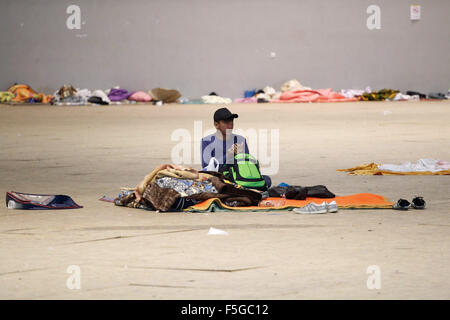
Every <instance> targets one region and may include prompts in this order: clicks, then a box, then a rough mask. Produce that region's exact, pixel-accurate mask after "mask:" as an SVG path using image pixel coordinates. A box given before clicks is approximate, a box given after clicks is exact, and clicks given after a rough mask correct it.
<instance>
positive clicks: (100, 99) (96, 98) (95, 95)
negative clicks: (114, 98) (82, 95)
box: [88, 90, 111, 105]
mask: <svg viewBox="0 0 450 320" xmlns="http://www.w3.org/2000/svg"><path fill="white" fill-rule="evenodd" d="M88 102H90V103H95V104H102V105H107V104H110V103H111V100H109V98H108V96H107V95H106V93H105V92H103V91H102V90H95V91H94V92H92V96H91V97H90V98H89V99H88Z"/></svg>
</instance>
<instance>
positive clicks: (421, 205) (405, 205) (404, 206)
mask: <svg viewBox="0 0 450 320" xmlns="http://www.w3.org/2000/svg"><path fill="white" fill-rule="evenodd" d="M425 205H426V202H425V200H423V198H422V197H415V198H414V199H412V202H411V203H410V202H409V201H408V200H405V199H399V200H398V201H397V203H396V204H394V205H393V206H392V208H393V209H394V210H408V209H409V208H414V209H418V210H422V209H425Z"/></svg>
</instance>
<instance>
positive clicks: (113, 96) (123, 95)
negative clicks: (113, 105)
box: [108, 88, 130, 102]
mask: <svg viewBox="0 0 450 320" xmlns="http://www.w3.org/2000/svg"><path fill="white" fill-rule="evenodd" d="M129 96H130V93H129V92H128V91H127V90H125V89H120V88H111V89H110V90H109V93H108V98H109V100H110V101H113V102H116V101H122V100H126V99H128V97H129Z"/></svg>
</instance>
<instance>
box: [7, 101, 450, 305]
mask: <svg viewBox="0 0 450 320" xmlns="http://www.w3.org/2000/svg"><path fill="white" fill-rule="evenodd" d="M216 108H217V107H216V106H211V105H165V106H162V107H157V106H153V105H123V106H102V107H100V106H98V107H93V106H91V107H56V106H53V107H52V106H5V105H0V133H1V134H0V142H1V144H0V145H1V148H0V177H1V178H0V257H1V259H0V298H1V299H449V298H450V277H449V276H448V270H449V262H450V252H449V243H450V241H449V240H450V233H449V227H450V219H449V213H450V209H449V208H450V196H449V190H450V176H349V175H347V174H346V173H343V172H337V171H336V169H339V168H348V167H353V166H355V165H359V164H363V163H370V162H377V163H397V164H399V163H402V162H405V161H412V162H415V161H417V160H418V159H420V158H435V159H443V160H447V161H450V138H449V137H450V125H449V119H450V101H436V102H372V103H368V102H367V103H366V102H358V103H330V104H254V105H232V106H231V107H230V109H231V110H232V111H233V112H236V113H238V114H239V118H238V119H237V120H236V123H235V128H244V129H248V128H255V129H265V128H266V129H279V134H280V159H279V160H280V162H279V164H280V170H279V172H278V174H276V175H272V180H273V182H274V183H275V184H278V183H280V182H282V181H284V182H287V183H290V184H296V185H316V184H324V185H326V186H327V187H328V188H329V189H330V190H331V191H332V192H334V193H336V194H337V195H347V194H353V193H360V192H372V193H377V194H381V195H384V196H386V197H388V198H389V199H390V200H392V201H395V200H397V199H399V198H401V197H402V198H406V199H409V200H411V199H412V198H413V197H414V196H416V195H421V196H423V197H424V198H425V200H426V201H427V203H428V207H427V209H426V210H424V211H417V210H409V211H407V212H399V211H394V210H385V209H383V210H344V209H341V210H340V211H339V213H337V214H325V215H318V216H304V215H297V214H294V213H293V212H289V211H285V212H276V213H274V212H261V213H254V212H253V213H252V212H248V213H245V212H244V213H209V214H206V213H189V214H188V213H155V212H148V211H143V210H138V209H131V208H122V207H115V206H114V205H113V204H111V203H106V202H101V201H98V199H99V198H100V197H101V196H103V195H107V196H115V195H117V193H118V191H119V189H120V187H124V186H134V185H136V184H137V183H138V182H139V181H140V180H141V179H142V178H143V176H145V175H146V174H147V173H148V172H150V171H151V170H152V169H153V168H154V167H156V166H157V165H159V164H161V163H170V162H171V160H170V154H171V150H172V148H173V147H174V146H175V144H176V142H174V141H171V134H172V133H173V131H174V130H175V129H177V128H185V129H187V130H189V131H190V132H193V130H194V121H195V120H201V121H203V127H204V129H207V128H210V127H211V126H212V121H211V118H212V114H213V112H214V110H215V109H216ZM194 167H196V168H199V166H198V165H194ZM11 190H14V191H20V192H29V193H49V194H68V195H70V196H71V197H72V198H73V199H74V200H75V201H76V202H77V203H79V204H81V205H83V206H84V208H83V209H78V210H62V211H23V210H10V209H7V208H6V206H5V193H6V191H11ZM210 227H214V228H218V229H222V230H225V231H227V232H228V233H229V235H225V236H211V235H207V232H208V230H209V228H210ZM72 265H75V266H78V267H79V268H80V271H81V275H80V280H81V288H80V289H69V288H68V286H67V281H68V279H69V277H72V276H73V275H72V274H69V273H68V272H67V271H68V267H69V266H72ZM373 265H376V266H378V267H379V270H380V272H381V273H380V279H381V288H379V289H368V287H367V281H368V278H369V277H370V276H371V275H370V274H368V273H367V268H368V267H369V266H373ZM69 270H70V269H69ZM70 279H72V278H70Z"/></svg>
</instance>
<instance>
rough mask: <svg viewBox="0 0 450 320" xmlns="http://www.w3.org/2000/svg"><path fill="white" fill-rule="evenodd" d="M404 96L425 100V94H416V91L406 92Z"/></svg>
mask: <svg viewBox="0 0 450 320" xmlns="http://www.w3.org/2000/svg"><path fill="white" fill-rule="evenodd" d="M406 94H407V95H409V96H419V98H420V99H426V98H427V95H426V94H424V93H420V92H417V91H411V90H409V91H406Z"/></svg>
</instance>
